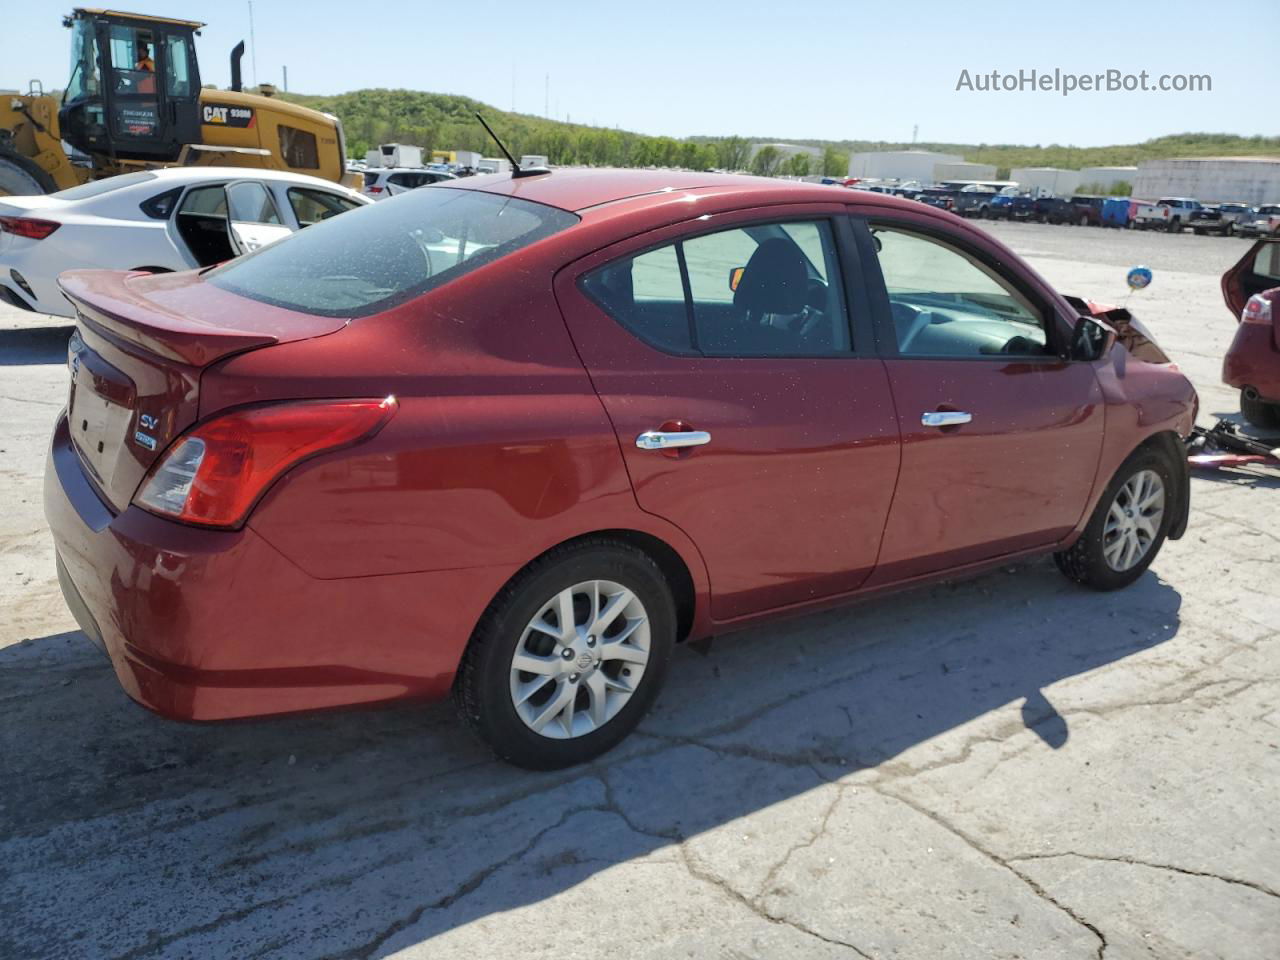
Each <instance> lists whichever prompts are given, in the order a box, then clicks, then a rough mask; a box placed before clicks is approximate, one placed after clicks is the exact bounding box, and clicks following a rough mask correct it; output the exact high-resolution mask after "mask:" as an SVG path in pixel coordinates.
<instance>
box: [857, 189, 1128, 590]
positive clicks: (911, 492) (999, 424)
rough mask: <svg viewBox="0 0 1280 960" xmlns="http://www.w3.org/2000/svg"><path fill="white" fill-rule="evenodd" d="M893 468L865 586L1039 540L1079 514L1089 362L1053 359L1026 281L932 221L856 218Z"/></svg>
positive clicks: (1090, 449) (1086, 482) (1047, 321)
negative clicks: (892, 486)
mask: <svg viewBox="0 0 1280 960" xmlns="http://www.w3.org/2000/svg"><path fill="white" fill-rule="evenodd" d="M856 226H857V230H858V231H860V233H861V236H862V238H863V243H864V244H865V246H866V248H867V250H868V256H867V258H866V259H867V260H868V261H870V260H874V264H873V265H869V267H868V273H869V274H870V275H871V276H872V279H871V283H872V285H873V286H874V287H875V288H876V289H875V293H874V295H873V296H874V303H875V305H876V307H877V308H878V309H877V310H876V318H877V324H878V327H877V334H878V342H879V345H880V347H881V349H882V351H883V355H884V357H885V365H886V368H887V370H888V375H889V381H890V384H891V386H892V390H893V398H894V403H895V405H896V408H897V412H898V417H899V423H900V427H901V433H902V471H901V475H900V477H899V480H898V487H897V493H896V495H895V497H894V502H893V507H892V509H891V511H890V513H889V519H888V524H887V527H886V530H885V538H884V546H883V548H882V550H881V554H880V562H879V566H878V568H877V570H876V573H875V576H874V577H873V578H872V581H871V582H872V583H875V584H879V583H887V582H892V581H896V580H901V579H906V578H909V577H914V576H920V575H924V574H929V573H933V572H936V571H939V570H943V569H948V568H951V567H956V566H962V565H964V564H968V563H974V562H980V561H984V560H988V559H992V558H995V557H999V556H1002V555H1005V554H1009V553H1014V552H1017V551H1020V550H1024V549H1031V548H1035V547H1040V546H1047V545H1050V544H1053V543H1055V542H1057V541H1058V540H1059V539H1061V538H1062V537H1064V536H1065V535H1066V534H1067V533H1069V532H1070V531H1071V530H1072V529H1073V528H1074V527H1075V525H1076V523H1077V522H1078V521H1079V519H1080V517H1081V516H1082V515H1083V512H1084V509H1085V506H1086V504H1087V502H1088V498H1089V494H1090V492H1091V490H1092V488H1093V484H1094V480H1095V475H1096V472H1097V468H1098V462H1099V456H1100V453H1101V445H1102V430H1103V404H1102V396H1101V392H1100V389H1099V386H1098V383H1097V378H1096V376H1095V372H1094V369H1093V366H1092V365H1090V364H1088V363H1081V362H1069V361H1065V360H1063V359H1061V358H1060V357H1059V356H1058V355H1057V354H1056V350H1057V349H1059V348H1060V347H1061V346H1062V343H1061V340H1062V339H1063V337H1064V335H1065V334H1064V331H1063V330H1062V329H1061V328H1060V327H1059V322H1060V321H1059V320H1058V318H1057V316H1056V312H1055V309H1056V308H1055V307H1054V305H1053V303H1052V301H1050V300H1049V299H1047V297H1045V295H1044V294H1043V291H1040V292H1037V288H1036V286H1035V285H1034V284H1033V283H1032V281H1031V280H1030V278H1028V277H1026V276H1023V275H1021V273H1020V272H1019V271H1018V270H1016V268H1014V267H1012V265H1009V264H1001V263H999V262H997V261H996V260H994V259H993V258H992V257H990V256H989V255H988V254H987V253H984V252H983V251H982V249H980V248H979V247H978V246H977V245H975V244H974V243H973V242H972V241H971V240H968V239H966V238H965V236H964V234H961V233H960V232H959V231H952V230H950V229H948V228H945V227H940V226H939V225H938V224H937V222H936V221H934V220H932V218H912V217H910V216H909V215H907V214H897V215H895V217H894V218H885V219H875V220H871V221H869V222H862V221H859V222H858V223H857V225H856Z"/></svg>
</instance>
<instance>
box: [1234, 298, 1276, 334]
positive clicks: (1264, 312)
mask: <svg viewBox="0 0 1280 960" xmlns="http://www.w3.org/2000/svg"><path fill="white" fill-rule="evenodd" d="M1240 322H1241V323H1260V324H1264V325H1266V326H1270V325H1271V301H1270V300H1268V299H1267V298H1266V296H1265V295H1263V294H1261V293H1255V294H1254V295H1253V296H1252V297H1250V298H1249V302H1248V303H1246V304H1245V305H1244V313H1242V314H1240Z"/></svg>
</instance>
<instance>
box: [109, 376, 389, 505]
mask: <svg viewBox="0 0 1280 960" xmlns="http://www.w3.org/2000/svg"><path fill="white" fill-rule="evenodd" d="M395 411H396V399H395V397H387V398H386V399H385V400H315V401H303V402H298V403H280V404H271V405H269V406H263V407H251V408H247V409H243V410H235V411H232V412H231V413H227V414H223V415H222V416H219V417H215V418H214V419H212V420H209V421H206V422H205V423H202V424H199V425H197V426H195V427H193V428H192V429H191V430H190V431H189V432H188V433H186V434H185V435H184V436H182V437H181V438H180V439H179V440H178V441H177V442H176V443H175V444H174V445H173V446H171V447H170V448H169V449H168V450H167V451H166V452H165V454H164V455H163V456H162V457H161V458H160V459H159V460H158V461H157V462H156V463H155V465H154V466H153V467H152V468H151V470H150V471H149V472H148V473H147V476H146V478H145V479H144V480H143V482H142V486H141V488H140V489H139V491H138V493H137V494H136V495H135V497H134V501H133V502H134V503H135V504H137V505H138V506H140V507H142V508H143V509H145V510H149V511H151V512H152V513H156V514H159V515H160V516H163V517H169V518H170V519H173V520H178V521H180V522H182V523H191V524H196V525H198V526H205V527H224V528H226V527H238V526H240V525H241V524H242V523H243V522H244V519H245V517H247V516H248V514H249V511H250V509H252V507H253V505H254V504H255V503H257V501H258V499H259V498H260V497H261V496H262V495H263V494H264V493H265V492H266V491H267V489H268V488H269V487H270V486H271V485H272V484H273V483H274V482H275V481H276V480H277V479H278V478H279V477H280V475H281V474H283V473H284V472H285V471H286V470H288V469H289V468H290V467H293V466H295V465H296V464H298V463H300V462H302V461H303V460H305V459H307V458H308V457H314V456H316V455H317V454H321V453H327V452H329V451H332V450H336V449H338V448H340V447H345V446H349V445H351V444H353V443H356V442H358V441H360V440H363V439H365V438H367V437H369V436H371V435H373V434H374V433H375V432H377V431H378V430H379V429H380V428H381V427H382V426H383V424H385V423H386V422H387V421H388V420H389V419H390V418H391V416H392V415H393V414H394V413H395Z"/></svg>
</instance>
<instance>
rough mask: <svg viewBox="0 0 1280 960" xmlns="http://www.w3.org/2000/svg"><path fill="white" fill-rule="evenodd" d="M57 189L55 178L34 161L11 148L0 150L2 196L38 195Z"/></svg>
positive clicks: (0, 186)
mask: <svg viewBox="0 0 1280 960" xmlns="http://www.w3.org/2000/svg"><path fill="white" fill-rule="evenodd" d="M56 189H58V186H57V184H55V183H54V182H53V178H52V177H50V176H49V175H48V174H47V173H45V172H44V171H43V170H41V169H40V168H39V167H38V166H36V164H35V163H34V162H32V161H31V160H29V159H27V158H26V157H24V156H22V155H21V154H17V153H14V152H12V151H11V150H0V197H36V196H40V195H41V194H45V193H53V192H54V191H55V190H56Z"/></svg>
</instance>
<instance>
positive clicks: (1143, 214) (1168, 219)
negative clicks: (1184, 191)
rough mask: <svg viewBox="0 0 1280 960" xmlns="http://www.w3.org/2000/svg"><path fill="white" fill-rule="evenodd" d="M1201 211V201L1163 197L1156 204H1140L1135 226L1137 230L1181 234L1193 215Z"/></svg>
mask: <svg viewBox="0 0 1280 960" xmlns="http://www.w3.org/2000/svg"><path fill="white" fill-rule="evenodd" d="M1199 209H1200V201H1199V200H1192V199H1190V198H1188V197H1161V198H1160V199H1159V200H1157V201H1156V202H1155V203H1140V204H1138V212H1137V213H1136V214H1135V215H1134V218H1133V226H1134V229H1137V230H1167V231H1169V232H1170V233H1181V232H1182V228H1183V227H1185V226H1186V225H1187V221H1189V220H1190V219H1191V216H1192V214H1194V213H1195V212H1196V211H1197V210H1199Z"/></svg>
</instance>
